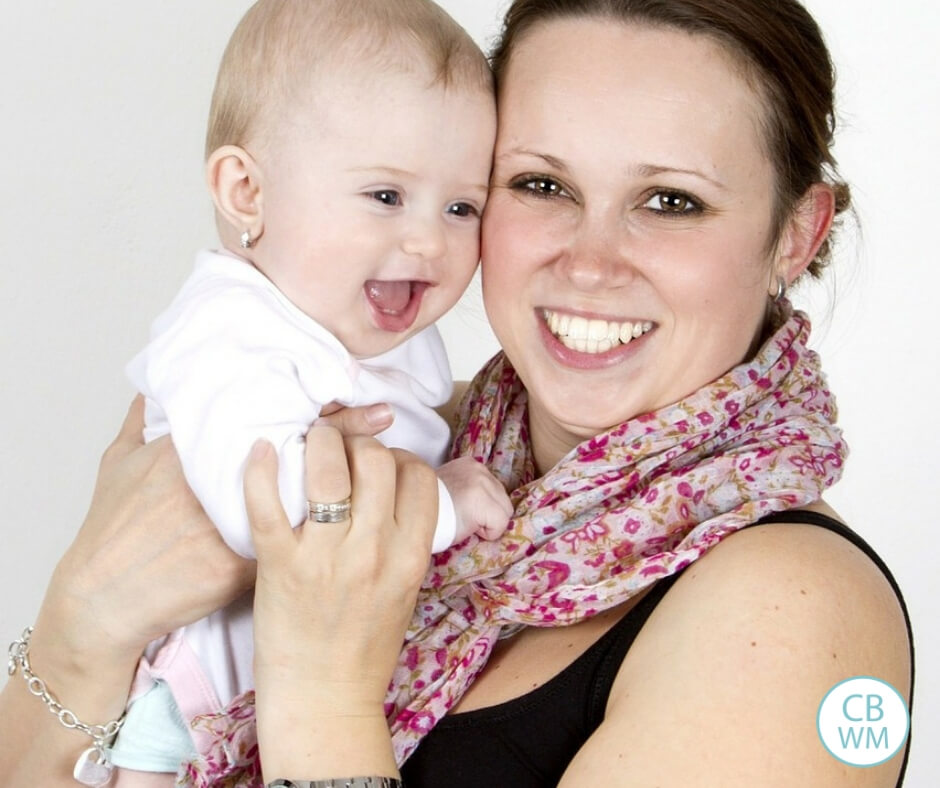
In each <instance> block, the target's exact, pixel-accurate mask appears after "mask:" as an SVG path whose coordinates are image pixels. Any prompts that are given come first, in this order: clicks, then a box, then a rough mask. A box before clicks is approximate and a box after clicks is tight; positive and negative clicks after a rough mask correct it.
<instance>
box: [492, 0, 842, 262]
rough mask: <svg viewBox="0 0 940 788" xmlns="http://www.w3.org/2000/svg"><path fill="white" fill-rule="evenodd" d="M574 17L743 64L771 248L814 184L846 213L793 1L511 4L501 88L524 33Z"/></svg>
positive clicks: (810, 44) (500, 61) (498, 61)
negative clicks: (767, 183) (758, 122)
mask: <svg viewBox="0 0 940 788" xmlns="http://www.w3.org/2000/svg"><path fill="white" fill-rule="evenodd" d="M571 18H575V19H577V18H603V19H611V20H619V21H622V22H626V23H632V24H641V25H648V26H652V27H668V28H674V29H677V30H682V31H685V32H687V33H690V34H693V35H705V36H708V37H710V38H711V39H713V40H715V41H716V42H718V43H719V44H720V45H722V46H724V48H725V49H726V50H727V51H728V52H729V53H730V54H731V55H732V56H734V57H735V59H736V60H737V61H738V62H739V63H741V64H742V66H743V67H744V73H745V76H746V77H747V78H748V80H749V82H750V83H751V85H752V86H753V87H754V88H755V90H756V92H757V93H758V95H761V96H762V97H763V98H764V103H765V104H766V111H765V119H764V125H765V143H766V145H767V150H768V153H769V155H770V156H771V158H772V160H773V163H774V169H775V171H776V174H777V178H776V181H777V188H776V191H777V194H776V200H775V217H774V219H775V223H774V233H773V241H774V242H776V239H777V238H778V237H779V234H780V232H781V231H782V229H783V226H784V224H785V222H786V220H787V217H788V216H789V215H790V213H791V211H792V210H793V209H794V207H795V206H796V204H797V203H798V202H799V200H800V198H801V197H803V195H804V194H806V191H807V190H808V189H809V187H810V186H812V185H813V184H814V183H819V182H824V183H828V184H829V185H830V186H832V188H833V190H834V192H835V203H836V214H837V216H838V215H839V214H841V213H842V212H843V211H845V210H847V209H848V208H849V206H850V204H851V195H850V192H849V187H848V186H847V185H846V184H845V183H844V182H842V180H841V179H840V177H839V175H838V171H837V169H836V162H835V159H834V157H833V155H832V141H833V132H834V130H835V107H834V103H835V102H834V88H835V73H834V69H833V66H832V61H831V59H830V57H829V51H828V49H827V48H826V44H825V42H824V41H823V37H822V33H821V32H820V30H819V26H818V25H817V24H816V21H815V20H814V19H813V17H812V16H810V14H809V12H808V11H807V10H806V9H805V8H804V7H803V6H802V5H800V3H798V2H796V0H514V2H513V3H512V5H511V6H510V8H509V10H508V11H507V12H506V16H505V20H504V23H503V30H502V34H501V36H500V38H499V40H498V42H497V45H496V47H495V49H494V51H493V53H492V55H491V58H490V62H491V64H492V66H493V72H494V74H495V77H496V84H497V89H499V86H500V85H501V84H502V83H503V82H504V81H505V79H506V75H507V72H508V69H509V65H510V62H511V60H512V53H513V51H514V49H515V48H516V47H517V46H518V45H519V43H520V41H521V40H522V39H523V38H524V37H525V35H526V33H527V32H529V31H531V30H532V29H533V28H534V27H536V26H537V25H539V24H542V23H545V22H548V21H551V20H553V19H571ZM830 251H831V250H830V245H829V241H828V239H827V240H826V241H825V242H824V243H823V245H822V246H821V247H820V249H819V252H818V253H817V255H816V258H815V259H814V260H813V262H812V263H811V264H810V266H809V269H808V270H809V272H810V274H812V275H813V276H819V275H820V273H821V272H822V269H823V268H824V267H825V265H826V264H827V263H828V262H829V257H830Z"/></svg>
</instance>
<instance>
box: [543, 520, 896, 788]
mask: <svg viewBox="0 0 940 788" xmlns="http://www.w3.org/2000/svg"><path fill="white" fill-rule="evenodd" d="M909 663H910V660H909V652H908V637H907V630H906V627H905V623H904V618H903V614H902V611H901V609H900V606H899V605H898V602H897V598H896V596H895V595H894V592H893V591H892V589H891V587H890V585H889V584H888V582H887V580H886V579H885V577H884V575H883V574H882V573H881V572H880V571H879V570H878V569H877V567H876V566H875V565H874V564H873V563H872V562H871V560H870V559H869V558H868V557H867V556H865V555H864V554H863V553H862V552H861V551H860V550H858V549H857V548H856V547H854V546H853V545H852V544H850V543H849V542H848V541H846V540H845V539H844V538H842V537H841V536H839V535H837V534H834V533H831V532H829V531H826V530H824V529H822V528H818V527H814V526H808V525H803V524H798V523H794V524H777V525H764V526H761V527H759V528H751V529H748V530H746V531H742V532H740V533H738V534H735V535H733V536H732V537H729V538H728V539H726V540H725V541H724V542H722V543H721V544H719V545H718V546H716V547H715V548H714V549H713V550H712V551H711V552H709V553H708V554H707V555H706V556H704V557H703V558H701V559H700V560H699V561H698V562H696V564H695V565H693V566H692V567H690V568H689V569H688V570H686V572H685V574H684V575H683V576H682V578H680V580H679V581H677V582H676V584H675V586H673V588H672V589H671V590H670V592H669V594H668V595H667V596H666V597H665V598H664V600H663V601H662V602H661V603H660V605H659V606H658V607H657V609H656V611H655V612H654V613H653V615H652V616H651V617H650V618H649V620H648V621H647V623H646V625H645V626H644V627H643V630H642V631H641V633H640V635H639V636H638V637H637V640H636V641H635V643H634V645H633V646H632V648H631V649H630V652H629V653H628V655H627V657H626V659H625V660H624V663H623V665H622V667H621V669H620V671H619V673H618V676H617V680H616V682H615V684H614V687H613V690H612V692H611V697H610V700H609V702H608V707H607V715H606V718H605V721H604V723H603V724H602V725H601V726H600V727H599V728H598V730H597V731H596V732H595V733H594V734H593V735H592V737H591V738H590V740H589V741H588V742H587V744H586V745H585V746H584V747H583V748H582V750H581V752H580V753H579V754H578V756H577V757H576V758H575V760H574V761H573V762H572V764H571V766H570V767H569V769H568V772H567V773H566V775H565V777H564V779H563V781H562V783H561V785H562V786H581V785H592V784H596V782H597V781H598V779H599V778H600V777H601V776H603V778H604V780H606V781H607V782H606V784H610V785H624V786H626V785H629V786H647V785H649V786H652V785H684V786H722V788H733V787H735V786H742V787H743V786H754V785H760V786H767V787H768V788H772V787H773V786H781V787H782V786H787V788H789V787H790V786H794V785H800V786H807V787H809V786H821V787H822V786H825V787H826V788H834V786H843V785H844V786H853V787H855V786H894V785H895V782H896V780H897V774H898V770H899V768H900V764H901V760H902V757H903V756H902V754H901V753H899V754H898V755H897V756H895V757H894V758H893V759H892V760H891V761H889V762H887V763H885V764H883V765H881V766H876V767H873V768H866V769H861V768H854V767H851V766H847V765H845V764H843V763H841V762H840V761H837V760H836V759H835V758H833V757H832V756H831V755H829V753H828V752H827V751H826V750H825V749H824V748H823V746H822V744H821V743H820V740H819V738H818V735H817V732H816V712H817V709H818V707H819V704H820V702H821V701H822V699H823V697H824V696H825V694H826V692H827V691H828V690H829V689H830V688H832V687H833V686H834V685H835V684H837V683H838V682H840V681H842V680H843V679H846V678H849V677H851V676H856V675H869V676H875V677H878V678H881V679H883V680H885V681H887V682H889V683H890V684H892V685H893V686H894V687H896V688H897V689H898V691H899V692H901V693H902V694H903V695H905V697H906V696H907V693H908V689H909V684H910V664H909Z"/></svg>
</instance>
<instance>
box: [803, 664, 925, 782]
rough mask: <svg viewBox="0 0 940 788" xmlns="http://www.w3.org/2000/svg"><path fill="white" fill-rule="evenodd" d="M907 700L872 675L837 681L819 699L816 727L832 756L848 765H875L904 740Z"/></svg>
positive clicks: (907, 724) (885, 758) (906, 729)
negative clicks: (820, 700) (820, 699)
mask: <svg viewBox="0 0 940 788" xmlns="http://www.w3.org/2000/svg"><path fill="white" fill-rule="evenodd" d="M909 728H910V716H909V715H908V712H907V703H906V702H905V701H904V698H902V697H901V694H900V693H899V692H898V691H897V690H896V689H895V688H894V687H892V686H891V685H890V684H888V682H886V681H882V680H881V679H876V678H873V677H871V676H853V677H852V678H850V679H845V681H840V682H839V683H838V684H836V685H835V686H834V687H833V688H832V689H831V690H829V692H827V693H826V697H824V698H823V699H822V703H820V704H819V713H818V714H817V715H816V729H817V730H818V731H819V738H820V740H821V741H822V743H823V745H824V746H825V748H826V749H827V750H829V752H830V754H831V755H832V756H833V757H834V758H838V759H839V760H840V761H842V762H843V763H847V764H849V765H850V766H877V765H878V764H879V763H884V762H885V761H887V760H890V759H891V758H893V757H894V755H895V754H896V753H897V751H898V750H900V749H901V747H902V746H903V745H904V742H905V740H906V739H907V732H908V730H909Z"/></svg>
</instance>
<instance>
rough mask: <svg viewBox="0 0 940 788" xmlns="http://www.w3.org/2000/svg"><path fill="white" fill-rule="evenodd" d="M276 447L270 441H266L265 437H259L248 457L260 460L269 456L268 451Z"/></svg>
mask: <svg viewBox="0 0 940 788" xmlns="http://www.w3.org/2000/svg"><path fill="white" fill-rule="evenodd" d="M273 449H274V447H273V446H272V445H271V444H270V442H269V441H266V440H265V439H264V438H258V440H256V441H255V442H254V443H253V444H252V446H251V452H250V453H249V455H248V457H249V458H250V459H252V460H260V459H263V458H264V457H267V456H268V452H270V451H271V450H273Z"/></svg>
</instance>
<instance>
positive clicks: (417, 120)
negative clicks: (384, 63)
mask: <svg viewBox="0 0 940 788" xmlns="http://www.w3.org/2000/svg"><path fill="white" fill-rule="evenodd" d="M331 82H332V84H327V85H322V84H320V85H318V86H317V97H316V99H315V106H314V107H312V108H309V109H304V110H303V111H298V112H295V113H292V114H289V117H285V118H284V123H283V125H282V126H281V127H280V129H279V130H278V132H277V133H276V134H275V135H274V139H273V140H271V141H270V142H269V143H268V144H267V145H266V146H265V148H264V149H263V150H262V151H259V152H258V153H257V154H256V156H257V158H258V159H259V163H260V164H261V170H262V173H263V183H262V195H263V196H262V199H263V205H262V210H263V216H264V231H263V234H262V236H261V238H260V239H259V241H258V243H257V246H256V247H255V249H254V250H253V253H252V256H253V258H254V262H255V264H256V265H257V267H258V268H259V269H260V270H261V271H262V272H264V274H265V275H266V276H268V278H270V279H271V280H272V281H273V282H274V283H275V284H276V285H277V286H278V288H280V290H281V291H282V292H283V293H284V294H285V295H286V296H287V297H288V298H289V299H290V300H291V301H293V302H294V303H295V304H296V305H297V306H298V307H299V308H300V309H302V310H303V311H304V312H306V313H307V314H309V315H310V316H311V317H313V318H314V319H315V320H316V321H317V322H319V323H320V324H322V325H323V326H324V327H325V328H327V329H328V330H329V331H330V332H331V333H333V334H334V335H335V336H336V337H337V338H338V339H339V340H340V341H341V342H342V343H343V344H344V345H345V346H346V348H347V349H348V350H349V351H350V352H351V353H352V354H353V355H355V356H358V357H369V356H375V355H378V354H380V353H383V352H385V351H387V350H390V349H391V348H392V347H394V346H395V345H398V344H399V343H401V342H403V341H404V340H405V339H407V338H408V337H410V336H411V335H413V334H415V333H416V332H418V331H420V330H421V329H423V328H425V327H426V326H428V325H430V324H431V323H433V322H434V321H435V320H437V319H438V318H439V317H440V316H441V315H443V314H444V313H445V312H446V311H447V310H448V309H450V308H451V307H452V306H453V305H454V304H455V303H456V302H457V300H458V299H459V298H460V295H461V294H462V293H463V291H464V289H465V288H466V286H467V284H468V283H469V281H470V278H471V277H472V275H473V272H474V270H475V268H476V265H477V263H478V261H479V257H480V216H481V214H482V212H483V206H484V204H485V202H486V196H487V184H488V181H489V173H490V164H491V158H492V152H493V141H494V137H495V134H496V111H495V106H494V101H493V98H492V96H491V95H490V94H489V93H488V92H486V91H483V90H469V89H466V88H449V89H446V90H445V89H444V88H443V87H441V86H433V87H426V83H427V79H426V78H425V76H424V75H423V74H421V75H414V74H395V73H392V74H388V73H380V72H376V71H375V70H374V69H373V70H372V73H370V74H368V75H364V76H362V77H360V78H353V79H351V80H346V79H345V75H344V78H343V79H337V80H335V81H331ZM341 83H342V84H341Z"/></svg>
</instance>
